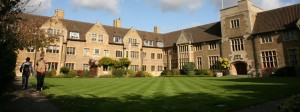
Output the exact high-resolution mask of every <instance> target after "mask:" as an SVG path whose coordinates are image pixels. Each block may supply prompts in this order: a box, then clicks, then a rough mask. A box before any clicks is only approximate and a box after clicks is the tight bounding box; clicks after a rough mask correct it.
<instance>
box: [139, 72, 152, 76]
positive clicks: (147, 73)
mask: <svg viewBox="0 0 300 112" xmlns="http://www.w3.org/2000/svg"><path fill="white" fill-rule="evenodd" d="M135 77H152V74H151V73H149V72H146V71H138V72H137V74H136V75H135Z"/></svg>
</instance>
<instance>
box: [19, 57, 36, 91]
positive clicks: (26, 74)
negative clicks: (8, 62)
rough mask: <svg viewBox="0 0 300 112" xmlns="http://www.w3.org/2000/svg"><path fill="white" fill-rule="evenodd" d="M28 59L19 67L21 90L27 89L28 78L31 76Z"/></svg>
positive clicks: (31, 70)
mask: <svg viewBox="0 0 300 112" xmlns="http://www.w3.org/2000/svg"><path fill="white" fill-rule="evenodd" d="M29 61H30V58H29V57H27V58H26V62H24V63H23V64H22V65H21V67H20V72H22V89H23V90H25V89H27V87H28V78H29V76H30V73H32V74H33V69H32V66H31V63H30V62H29Z"/></svg>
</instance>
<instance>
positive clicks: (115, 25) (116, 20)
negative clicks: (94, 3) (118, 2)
mask: <svg viewBox="0 0 300 112" xmlns="http://www.w3.org/2000/svg"><path fill="white" fill-rule="evenodd" d="M114 27H122V22H121V18H119V19H115V20H114Z"/></svg>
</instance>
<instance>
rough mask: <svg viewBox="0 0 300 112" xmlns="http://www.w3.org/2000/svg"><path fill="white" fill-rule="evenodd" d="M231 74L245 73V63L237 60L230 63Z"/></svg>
mask: <svg viewBox="0 0 300 112" xmlns="http://www.w3.org/2000/svg"><path fill="white" fill-rule="evenodd" d="M231 68H232V74H233V75H247V63H246V62H243V61H237V62H234V63H232V67H231Z"/></svg>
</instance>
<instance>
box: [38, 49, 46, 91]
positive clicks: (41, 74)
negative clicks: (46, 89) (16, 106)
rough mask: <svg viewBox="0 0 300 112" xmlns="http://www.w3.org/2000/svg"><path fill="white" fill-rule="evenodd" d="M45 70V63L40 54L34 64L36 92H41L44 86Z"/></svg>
mask: <svg viewBox="0 0 300 112" xmlns="http://www.w3.org/2000/svg"><path fill="white" fill-rule="evenodd" d="M46 69H47V63H46V61H45V60H44V53H41V55H40V59H39V60H38V61H37V62H36V73H37V77H36V78H37V87H36V90H37V92H40V91H42V90H43V86H44V77H45V73H46Z"/></svg>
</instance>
